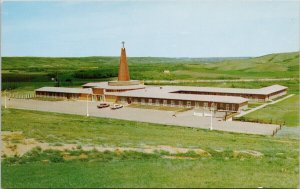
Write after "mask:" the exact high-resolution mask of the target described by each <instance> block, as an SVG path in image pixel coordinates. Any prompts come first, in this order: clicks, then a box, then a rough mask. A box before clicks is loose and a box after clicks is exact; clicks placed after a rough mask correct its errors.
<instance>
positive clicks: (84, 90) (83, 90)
mask: <svg viewBox="0 0 300 189" xmlns="http://www.w3.org/2000/svg"><path fill="white" fill-rule="evenodd" d="M35 91H39V92H57V93H83V94H92V93H93V91H92V89H87V88H67V87H42V88H39V89H36V90H35Z"/></svg>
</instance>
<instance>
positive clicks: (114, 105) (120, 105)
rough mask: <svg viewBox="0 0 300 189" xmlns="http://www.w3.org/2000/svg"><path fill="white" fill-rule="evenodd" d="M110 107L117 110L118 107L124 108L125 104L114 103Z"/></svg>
mask: <svg viewBox="0 0 300 189" xmlns="http://www.w3.org/2000/svg"><path fill="white" fill-rule="evenodd" d="M110 108H111V109H112V110H116V109H120V108H123V105H122V104H113V105H112V106H111V107H110Z"/></svg>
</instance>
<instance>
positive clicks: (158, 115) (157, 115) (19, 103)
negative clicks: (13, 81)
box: [2, 99, 279, 135]
mask: <svg viewBox="0 0 300 189" xmlns="http://www.w3.org/2000/svg"><path fill="white" fill-rule="evenodd" d="M2 102H3V100H2ZM7 104H8V108H17V109H29V110H38V111H48V112H58V113H67V114H77V115H86V111H87V106H86V104H87V103H86V101H39V100H28V99H10V100H9V101H8V103H7ZM97 104H98V103H96V102H89V108H88V110H89V115H90V116H95V117H107V118H116V119H124V120H132V121H141V122H149V123H159V124H166V125H176V126H184V127H194V128H202V129H209V128H210V117H198V116H194V115H193V110H190V111H187V112H182V113H177V114H176V117H174V116H172V115H173V112H170V111H160V110H149V109H138V108H129V107H124V108H122V109H118V110H111V109H110V108H104V109H98V108H97V107H96V105H97ZM278 128H279V126H278V125H270V124H259V123H250V122H239V121H218V120H217V119H213V129H214V130H220V131H229V132H237V133H247V134H260V135H272V134H273V132H275V131H276V130H277V129H278Z"/></svg>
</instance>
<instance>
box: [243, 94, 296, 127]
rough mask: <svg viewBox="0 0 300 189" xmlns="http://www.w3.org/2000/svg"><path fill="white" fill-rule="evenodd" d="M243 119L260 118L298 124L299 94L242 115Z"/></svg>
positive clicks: (288, 124)
mask: <svg viewBox="0 0 300 189" xmlns="http://www.w3.org/2000/svg"><path fill="white" fill-rule="evenodd" d="M244 118H245V120H262V121H273V122H281V123H285V124H286V125H287V126H299V95H295V96H292V97H290V98H288V99H286V100H283V101H281V102H278V103H276V104H272V105H268V106H266V107H264V108H262V109H260V110H257V111H254V112H252V113H250V114H247V115H245V116H244Z"/></svg>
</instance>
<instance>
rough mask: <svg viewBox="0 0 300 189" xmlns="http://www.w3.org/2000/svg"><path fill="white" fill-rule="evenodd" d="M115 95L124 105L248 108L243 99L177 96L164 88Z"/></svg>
mask: <svg viewBox="0 0 300 189" xmlns="http://www.w3.org/2000/svg"><path fill="white" fill-rule="evenodd" d="M116 95H118V98H117V102H119V103H126V104H142V105H146V104H147V105H155V106H171V107H187V108H204V109H214V110H227V111H233V112H239V111H241V110H243V109H246V108H247V107H248V99H246V98H243V97H233V96H219V95H198V94H180V93H179V94H177V93H170V92H169V90H165V89H164V87H147V88H146V89H141V90H134V91H127V92H123V93H119V94H116Z"/></svg>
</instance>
